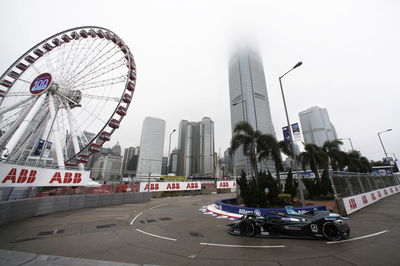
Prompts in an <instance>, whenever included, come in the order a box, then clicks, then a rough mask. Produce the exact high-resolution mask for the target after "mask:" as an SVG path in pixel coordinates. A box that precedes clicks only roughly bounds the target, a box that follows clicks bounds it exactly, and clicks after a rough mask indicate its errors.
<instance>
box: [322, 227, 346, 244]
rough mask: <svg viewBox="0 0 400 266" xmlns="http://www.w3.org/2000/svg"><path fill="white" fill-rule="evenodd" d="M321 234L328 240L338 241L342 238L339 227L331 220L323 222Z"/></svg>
mask: <svg viewBox="0 0 400 266" xmlns="http://www.w3.org/2000/svg"><path fill="white" fill-rule="evenodd" d="M322 234H323V235H324V237H325V238H326V239H328V240H330V241H338V240H341V239H342V233H341V232H340V229H339V227H338V226H337V225H336V224H335V223H332V222H328V223H324V225H323V227H322Z"/></svg>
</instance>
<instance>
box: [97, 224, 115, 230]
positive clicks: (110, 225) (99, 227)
mask: <svg viewBox="0 0 400 266" xmlns="http://www.w3.org/2000/svg"><path fill="white" fill-rule="evenodd" d="M113 226H115V224H103V225H97V226H96V229H103V228H109V227H113Z"/></svg>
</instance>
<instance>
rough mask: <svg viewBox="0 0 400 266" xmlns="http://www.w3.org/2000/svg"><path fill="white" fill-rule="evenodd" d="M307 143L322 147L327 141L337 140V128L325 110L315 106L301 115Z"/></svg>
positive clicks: (302, 128)
mask: <svg viewBox="0 0 400 266" xmlns="http://www.w3.org/2000/svg"><path fill="white" fill-rule="evenodd" d="M299 117H300V124H301V131H302V133H303V137H304V142H305V143H313V144H315V145H317V146H322V145H323V144H324V142H325V141H327V140H335V139H337V134H336V130H335V127H334V126H333V125H332V123H331V120H330V119H329V115H328V111H327V110H326V109H325V108H320V107H318V106H314V107H311V108H308V109H307V110H305V111H302V112H300V113H299Z"/></svg>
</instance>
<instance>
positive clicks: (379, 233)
mask: <svg viewBox="0 0 400 266" xmlns="http://www.w3.org/2000/svg"><path fill="white" fill-rule="evenodd" d="M388 231H389V230H385V231H381V232H378V233H374V234H370V235H365V236H359V237H355V238H352V239H346V240H342V241H330V242H326V244H339V243H344V242H350V241H354V240H360V239H364V238H368V237H372V236H377V235H381V234H384V233H386V232H388Z"/></svg>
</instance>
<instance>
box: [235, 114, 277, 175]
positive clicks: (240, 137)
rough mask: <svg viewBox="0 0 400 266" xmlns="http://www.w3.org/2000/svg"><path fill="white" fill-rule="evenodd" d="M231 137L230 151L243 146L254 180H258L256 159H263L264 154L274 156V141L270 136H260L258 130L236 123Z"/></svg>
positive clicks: (260, 133) (243, 122)
mask: <svg viewBox="0 0 400 266" xmlns="http://www.w3.org/2000/svg"><path fill="white" fill-rule="evenodd" d="M233 133H234V135H233V137H232V139H231V150H232V152H235V151H236V150H237V149H238V148H239V147H240V146H243V153H244V154H245V155H247V156H249V159H250V163H251V166H252V169H253V173H254V176H255V179H256V180H257V179H258V175H259V173H258V165H257V158H259V157H260V156H261V157H263V156H265V154H268V153H271V155H272V156H276V144H275V143H276V140H275V137H274V136H272V135H267V134H262V132H261V131H259V130H254V129H253V127H252V126H251V125H250V124H249V123H247V122H245V121H241V122H238V123H237V124H236V125H235V127H234V129H233ZM252 176H253V175H252Z"/></svg>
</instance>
